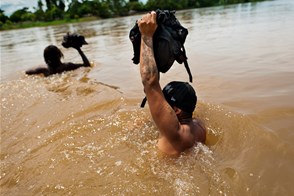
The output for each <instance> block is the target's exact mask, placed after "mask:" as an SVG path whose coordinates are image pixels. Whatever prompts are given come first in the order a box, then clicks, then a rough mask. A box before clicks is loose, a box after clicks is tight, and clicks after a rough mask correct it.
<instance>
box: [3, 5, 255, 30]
mask: <svg viewBox="0 0 294 196" xmlns="http://www.w3.org/2000/svg"><path fill="white" fill-rule="evenodd" d="M252 1H261V0H181V1H179V0H148V1H147V2H146V3H145V4H143V3H142V2H140V1H139V0H45V4H43V2H42V0H38V1H37V5H36V7H34V8H33V10H34V11H30V10H29V8H28V7H24V8H22V9H19V10H16V11H15V12H13V13H12V14H11V15H10V16H6V15H5V13H4V11H3V10H2V9H0V29H5V26H6V27H7V26H9V25H12V24H15V23H24V22H40V21H42V22H50V21H55V20H64V21H71V20H73V19H79V18H83V17H98V18H110V17H117V16H126V15H129V14H131V13H134V12H143V11H150V10H156V9H169V10H181V9H188V8H200V7H209V6H217V5H227V4H234V3H245V2H252ZM66 2H68V6H66ZM6 29H7V28H6Z"/></svg>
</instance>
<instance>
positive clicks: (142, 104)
mask: <svg viewBox="0 0 294 196" xmlns="http://www.w3.org/2000/svg"><path fill="white" fill-rule="evenodd" d="M146 101H147V97H144V99H143V100H142V103H141V105H140V107H141V108H144V106H145V104H146Z"/></svg>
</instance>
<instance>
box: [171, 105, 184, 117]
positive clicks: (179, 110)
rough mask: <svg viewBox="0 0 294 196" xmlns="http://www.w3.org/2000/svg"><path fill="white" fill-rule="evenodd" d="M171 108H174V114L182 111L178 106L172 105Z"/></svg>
mask: <svg viewBox="0 0 294 196" xmlns="http://www.w3.org/2000/svg"><path fill="white" fill-rule="evenodd" d="M173 109H174V111H175V113H176V115H178V114H180V113H181V112H182V110H181V109H180V108H178V107H176V106H174V107H173Z"/></svg>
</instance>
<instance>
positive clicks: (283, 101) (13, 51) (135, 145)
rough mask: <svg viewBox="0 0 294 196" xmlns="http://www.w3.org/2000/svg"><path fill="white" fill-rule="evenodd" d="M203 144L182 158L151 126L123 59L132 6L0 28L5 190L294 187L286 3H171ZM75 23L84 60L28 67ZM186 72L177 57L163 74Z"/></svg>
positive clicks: (132, 71)
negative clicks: (164, 150)
mask: <svg viewBox="0 0 294 196" xmlns="http://www.w3.org/2000/svg"><path fill="white" fill-rule="evenodd" d="M177 17H178V19H179V20H180V22H181V23H182V25H183V26H184V27H186V28H188V30H189V35H188V37H187V39H186V43H185V47H186V51H187V56H188V58H189V59H188V62H189V65H190V68H191V71H192V74H193V77H194V82H193V83H192V85H193V86H194V88H195V89H196V91H197V95H198V100H199V101H198V104H197V108H196V111H195V112H194V116H195V117H199V118H201V119H203V121H204V122H205V123H206V126H207V128H208V135H207V142H206V145H200V144H199V145H197V146H195V147H193V148H192V149H191V150H189V151H187V152H185V153H183V154H181V155H180V156H179V157H168V156H165V155H164V154H161V153H160V152H159V151H158V150H157V148H156V142H157V137H158V130H157V128H156V127H155V125H154V123H153V121H152V119H151V116H150V113H149V110H148V107H147V106H146V107H145V108H144V109H141V108H139V104H140V102H141V99H142V98H143V97H144V93H143V89H142V84H141V81H140V76H139V69H138V65H134V64H133V63H132V61H131V58H132V57H133V51H132V45H131V42H130V41H129V39H128V33H129V30H130V29H131V28H132V26H133V25H134V22H135V20H136V19H139V18H140V16H138V15H137V16H130V17H123V18H115V19H107V20H97V21H92V22H85V23H78V24H67V25H61V26H50V27H42V28H29V29H21V30H11V31H2V32H0V35H1V84H0V87H1V88H0V89H1V100H0V101H1V103H0V104H1V154H0V169H1V175H0V186H1V194H2V195H266V196H267V195H294V188H293V181H294V177H293V176H294V172H293V171H294V170H293V165H294V148H293V147H294V146H293V141H294V134H293V131H294V104H293V100H294V64H293V62H294V37H293V32H294V3H293V1H292V0H280V1H265V2H261V3H246V4H237V5H231V6H225V7H223V6H222V7H213V8H204V9H192V10H185V11H178V12H177ZM66 32H78V33H80V34H83V35H84V36H85V37H86V40H87V41H88V43H89V45H86V46H83V48H82V49H83V50H84V52H85V54H86V55H87V56H88V58H89V59H90V60H91V61H92V64H93V65H94V66H93V67H92V68H80V69H78V70H75V71H72V72H68V73H64V74H60V75H53V76H51V77H48V78H44V77H41V76H26V75H25V74H24V71H25V70H26V69H29V68H32V67H36V66H38V65H41V64H43V63H44V61H43V57H42V55H43V49H44V48H45V46H47V45H49V44H55V45H57V46H58V47H59V48H60V49H61V50H62V52H63V53H64V56H65V57H64V61H67V62H68V61H71V62H80V61H81V59H80V57H79V55H78V53H77V52H76V51H74V50H73V49H64V48H62V46H61V41H62V38H63V35H64V34H65V33H66ZM171 80H182V81H188V75H187V73H186V71H185V68H184V66H183V65H179V64H177V63H175V64H174V66H173V67H172V69H171V70H170V71H169V72H168V73H166V74H162V75H161V84H162V85H165V84H166V83H168V82H169V81H171Z"/></svg>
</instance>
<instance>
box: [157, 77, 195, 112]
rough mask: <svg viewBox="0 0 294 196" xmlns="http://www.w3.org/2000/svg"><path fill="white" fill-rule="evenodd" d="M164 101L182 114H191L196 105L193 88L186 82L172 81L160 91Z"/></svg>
mask: <svg viewBox="0 0 294 196" xmlns="http://www.w3.org/2000/svg"><path fill="white" fill-rule="evenodd" d="M162 92H163V94H164V97H165V99H166V101H167V102H168V103H169V104H170V105H171V106H176V107H178V108H180V109H181V110H183V111H184V112H188V113H193V111H194V110H195V107H196V103H197V96H196V93H195V90H194V88H193V87H192V86H191V85H190V84H189V83H188V82H178V81H173V82H170V83H168V84H167V85H166V86H165V87H164V88H163V90H162Z"/></svg>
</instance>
